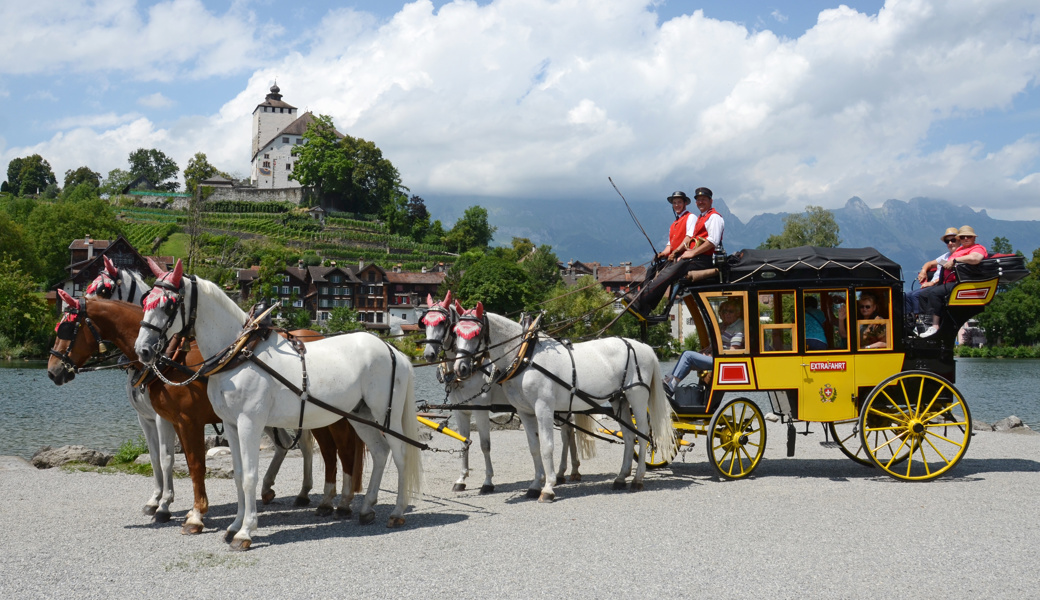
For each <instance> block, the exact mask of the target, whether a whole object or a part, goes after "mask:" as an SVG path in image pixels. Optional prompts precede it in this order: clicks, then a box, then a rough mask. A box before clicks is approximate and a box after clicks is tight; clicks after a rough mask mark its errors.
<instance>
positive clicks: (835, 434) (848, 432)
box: [827, 419, 910, 467]
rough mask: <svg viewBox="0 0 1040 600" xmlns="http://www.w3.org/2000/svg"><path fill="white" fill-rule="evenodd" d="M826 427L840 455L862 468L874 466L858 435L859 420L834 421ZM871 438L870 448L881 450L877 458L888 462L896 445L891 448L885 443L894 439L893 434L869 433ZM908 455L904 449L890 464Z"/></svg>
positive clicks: (884, 432)
mask: <svg viewBox="0 0 1040 600" xmlns="http://www.w3.org/2000/svg"><path fill="white" fill-rule="evenodd" d="M827 427H828V429H830V433H831V437H832V438H834V442H835V443H836V444H838V448H839V449H840V450H841V452H842V454H844V455H845V456H847V457H849V458H851V459H852V460H854V461H856V462H857V463H859V464H861V465H863V466H866V467H873V466H874V461H872V460H870V457H868V456H867V451H866V450H865V449H864V448H863V436H862V435H860V423H859V419H852V420H849V421H836V422H832V423H828V424H827ZM871 437H872V444H871V447H874V448H881V449H882V450H881V452H882V454H881V455H880V456H879V458H881V460H882V462H886V463H887V462H889V459H892V458H893V456H892V454H891V453H892V452H893V451H894V450H895V449H896V448H897V447H898V445H896V446H894V447H893V446H892V445H886V444H885V442H887V441H888V440H890V439H892V438H893V437H895V436H894V434H893V433H892V432H890V431H875V432H873V433H871ZM909 455H910V452H909V449H904V450H903V452H902V453H901V454H900V455H899V456H897V457H894V458H895V460H894V461H892V464H898V463H901V462H903V461H904V460H906V457H907V456H909Z"/></svg>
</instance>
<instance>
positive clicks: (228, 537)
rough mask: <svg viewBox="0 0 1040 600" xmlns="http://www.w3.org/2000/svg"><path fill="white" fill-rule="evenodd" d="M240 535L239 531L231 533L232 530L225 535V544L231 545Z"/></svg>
mask: <svg viewBox="0 0 1040 600" xmlns="http://www.w3.org/2000/svg"><path fill="white" fill-rule="evenodd" d="M236 535H238V532H237V531H231V530H230V529H229V530H227V531H226V532H225V533H224V543H226V544H230V543H231V542H233V541H235V536H236Z"/></svg>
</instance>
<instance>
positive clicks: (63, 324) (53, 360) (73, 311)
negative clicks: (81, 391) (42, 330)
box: [47, 290, 98, 385]
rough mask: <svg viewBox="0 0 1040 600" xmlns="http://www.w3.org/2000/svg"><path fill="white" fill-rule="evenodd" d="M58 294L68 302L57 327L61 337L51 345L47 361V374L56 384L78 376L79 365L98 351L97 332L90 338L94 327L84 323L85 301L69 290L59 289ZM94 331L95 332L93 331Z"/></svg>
mask: <svg viewBox="0 0 1040 600" xmlns="http://www.w3.org/2000/svg"><path fill="white" fill-rule="evenodd" d="M58 296H59V297H60V298H61V300H62V304H63V305H64V306H63V308H62V313H61V318H60V319H58V324H57V325H56V326H55V327H54V331H55V333H57V337H56V338H55V340H54V346H53V347H52V348H51V357H50V359H48V361H47V376H48V377H50V379H51V381H53V382H54V383H55V384H57V385H62V384H64V383H68V382H69V381H72V380H73V379H75V378H76V371H77V369H79V367H81V366H83V364H84V363H85V362H87V359H89V358H90V357H91V356H92V355H93V354H95V353H96V352H97V350H98V339H97V335H96V334H94V340H88V339H86V338H87V332H88V331H90V330H91V329H92V328H90V327H83V326H82V325H83V323H84V322H85V321H86V317H87V307H86V303H85V301H84V302H82V303H81V302H80V301H79V300H76V299H75V298H73V297H72V296H70V295H68V294H66V293H65V290H58ZM91 333H92V334H93V331H91ZM77 341H78V342H79V343H77ZM91 341H93V344H91V343H90V342H91Z"/></svg>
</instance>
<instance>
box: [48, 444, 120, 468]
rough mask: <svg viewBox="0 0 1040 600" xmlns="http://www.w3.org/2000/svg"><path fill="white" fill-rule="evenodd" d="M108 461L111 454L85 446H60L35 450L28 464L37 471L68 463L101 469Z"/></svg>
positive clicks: (110, 458)
mask: <svg viewBox="0 0 1040 600" xmlns="http://www.w3.org/2000/svg"><path fill="white" fill-rule="evenodd" d="M110 460H112V455H111V454H106V453H104V452H101V451H100V450H94V449H93V448H87V447H86V446H62V447H60V448H52V447H50V446H44V447H43V448H40V449H39V450H37V451H36V454H33V456H32V460H31V461H30V462H31V463H32V465H33V466H34V467H36V468H37V469H51V468H54V467H60V466H61V465H64V464H65V463H70V462H81V463H86V464H88V465H93V466H95V467H103V466H105V465H107V464H108V461H110Z"/></svg>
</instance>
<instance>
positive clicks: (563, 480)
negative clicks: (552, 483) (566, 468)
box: [556, 475, 567, 485]
mask: <svg viewBox="0 0 1040 600" xmlns="http://www.w3.org/2000/svg"><path fill="white" fill-rule="evenodd" d="M565 483H567V478H566V477H564V476H563V475H557V476H556V485H563V484H565Z"/></svg>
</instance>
